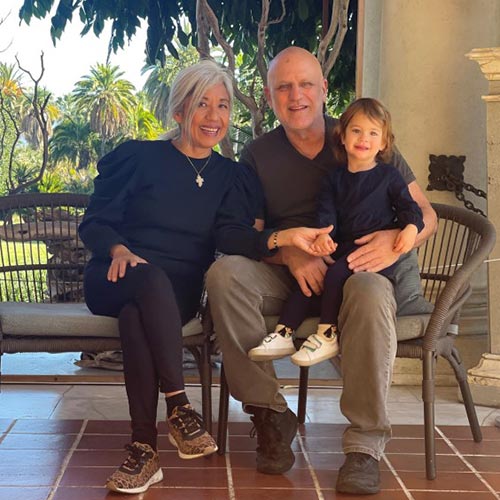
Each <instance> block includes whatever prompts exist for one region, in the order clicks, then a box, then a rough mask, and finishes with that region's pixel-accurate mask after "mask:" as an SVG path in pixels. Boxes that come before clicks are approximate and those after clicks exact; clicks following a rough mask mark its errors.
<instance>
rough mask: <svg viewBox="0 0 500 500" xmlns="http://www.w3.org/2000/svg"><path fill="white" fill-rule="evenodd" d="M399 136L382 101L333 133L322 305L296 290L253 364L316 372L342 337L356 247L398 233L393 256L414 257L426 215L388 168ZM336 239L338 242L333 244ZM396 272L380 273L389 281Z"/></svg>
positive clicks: (322, 219)
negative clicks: (307, 330) (328, 260)
mask: <svg viewBox="0 0 500 500" xmlns="http://www.w3.org/2000/svg"><path fill="white" fill-rule="evenodd" d="M393 142H394V136H393V134H392V126H391V117H390V114H389V112H388V111H387V109H386V108H385V107H384V106H383V105H382V104H381V103H380V102H379V101H377V100H375V99H370V98H362V99H358V100H356V101H354V102H353V103H352V104H351V105H350V106H349V107H348V108H347V109H346V111H345V112H344V113H343V114H342V116H341V117H340V120H339V123H338V125H337V128H336V131H335V147H334V154H335V156H336V158H337V159H338V160H339V162H340V163H342V164H343V165H342V166H340V167H338V168H335V169H334V170H333V171H332V172H331V173H330V174H328V175H327V176H326V177H325V181H324V185H323V189H322V192H321V194H320V198H319V204H318V223H319V226H318V227H324V226H329V225H330V224H333V226H334V228H333V231H332V232H331V233H330V234H322V235H320V236H318V237H317V239H316V241H315V242H314V243H313V244H312V249H313V250H314V251H315V252H317V253H318V255H320V252H323V254H324V253H325V251H328V252H329V253H332V258H333V260H334V263H333V264H332V265H330V266H329V268H328V270H327V273H326V275H325V280H324V291H323V294H322V295H321V297H317V296H312V297H306V296H305V295H304V294H303V293H302V291H301V290H300V288H299V287H298V285H297V288H296V290H294V291H293V292H292V294H291V296H290V298H289V299H288V301H287V303H286V304H285V306H284V309H283V312H282V314H281V317H280V319H279V321H278V325H277V326H276V329H275V331H274V332H273V333H270V334H269V335H267V336H266V337H265V338H264V340H263V341H262V342H261V344H260V345H259V346H257V347H255V348H253V349H251V350H250V351H249V352H248V356H249V357H250V358H251V359H252V360H254V361H265V360H272V359H278V358H282V357H284V356H287V355H290V354H292V361H293V362H294V363H295V364H296V365H299V366H311V365H314V364H316V363H319V362H320V361H324V360H325V359H328V358H331V357H333V356H336V355H337V354H338V351H339V344H338V339H337V336H338V334H339V333H340V332H339V331H338V326H337V321H338V320H337V318H338V314H339V310H340V306H341V304H342V288H343V286H344V283H345V281H346V280H347V278H349V276H351V274H352V271H351V270H350V269H349V267H348V262H347V256H348V255H349V254H350V253H351V252H352V251H353V250H355V249H356V248H357V245H356V244H355V243H354V240H356V239H358V238H361V237H362V236H365V235H367V234H370V233H372V232H374V231H378V230H383V229H393V228H401V232H400V233H399V235H398V236H397V238H396V241H395V243H394V251H395V252H397V253H399V254H403V253H406V252H409V251H410V250H411V249H412V248H413V246H414V244H415V239H416V236H417V234H418V232H420V231H421V230H422V229H423V227H424V224H423V217H422V211H421V210H420V208H419V206H418V205H417V203H415V201H413V199H412V197H411V195H410V193H409V191H408V186H407V184H406V182H405V181H404V179H403V177H402V176H401V174H400V173H399V171H398V170H397V169H396V168H395V167H394V166H393V165H390V164H387V163H385V162H387V161H389V160H390V158H391V157H392V146H393ZM334 239H335V241H334ZM396 266H397V262H396V263H395V264H393V265H392V266H390V267H388V268H386V269H384V270H382V271H380V274H382V275H384V276H386V277H388V278H389V279H390V278H391V275H392V273H393V271H394V269H395V267H396ZM318 301H320V304H319V305H320V322H319V325H318V330H317V332H316V333H314V334H312V335H310V336H309V337H308V338H307V340H306V341H305V342H304V343H303V344H302V347H301V348H300V349H299V350H298V351H296V350H295V347H294V345H293V333H294V331H295V330H296V329H297V328H298V327H299V325H300V324H301V323H302V321H303V320H304V319H305V318H306V317H307V316H310V315H311V313H313V311H314V309H315V308H316V314H317V307H318Z"/></svg>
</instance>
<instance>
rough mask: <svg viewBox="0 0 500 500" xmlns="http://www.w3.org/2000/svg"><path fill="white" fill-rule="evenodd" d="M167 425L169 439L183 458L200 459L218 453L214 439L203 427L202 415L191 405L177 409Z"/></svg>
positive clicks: (168, 419)
mask: <svg viewBox="0 0 500 500" xmlns="http://www.w3.org/2000/svg"><path fill="white" fill-rule="evenodd" d="M167 425H168V430H169V435H168V439H169V440H170V442H171V443H172V444H173V445H174V446H175V447H176V448H177V453H178V454H179V456H180V457H181V458H185V459H190V458H198V457H203V456H205V455H211V454H212V453H215V452H216V451H217V445H216V444H215V441H214V438H213V437H212V436H211V435H210V434H209V433H208V432H207V431H206V430H205V428H204V427H203V420H202V418H201V415H199V414H198V413H197V412H196V411H195V410H194V409H193V407H192V406H191V405H184V406H177V407H175V408H174V411H173V412H172V415H171V416H170V417H169V418H167Z"/></svg>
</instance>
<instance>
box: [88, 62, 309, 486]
mask: <svg viewBox="0 0 500 500" xmlns="http://www.w3.org/2000/svg"><path fill="white" fill-rule="evenodd" d="M231 105H232V85H231V78H230V76H229V75H228V73H227V72H226V71H225V70H224V69H223V68H221V67H220V66H218V65H217V64H215V63H214V62H212V61H207V60H205V61H201V62H199V63H198V64H195V65H193V66H190V67H188V68H185V69H184V70H182V71H181V72H180V73H179V74H178V76H177V78H176V79H175V81H174V83H173V84H172V88H171V93H170V99H169V114H170V115H171V118H172V119H173V121H175V122H176V124H177V127H176V129H175V130H174V131H173V132H172V133H170V134H168V137H169V138H167V139H166V140H159V141H128V142H126V143H124V144H122V145H120V146H118V147H117V148H116V149H115V150H114V151H112V152H111V153H109V154H108V155H106V156H105V157H104V158H102V159H101V160H100V161H99V163H98V172H99V175H98V176H97V177H96V179H95V182H94V193H93V194H92V196H91V199H90V203H89V206H88V209H87V212H86V214H85V217H84V219H83V222H82V224H81V225H80V228H79V231H80V236H81V238H82V240H83V241H84V243H85V244H86V245H87V246H88V247H89V248H90V250H91V251H92V253H93V256H92V259H91V260H90V262H89V263H88V265H87V267H86V269H85V275H84V285H85V299H86V302H87V305H88V307H89V309H90V310H91V311H92V312H93V313H94V314H100V315H106V316H114V317H118V319H119V330H120V338H121V343H122V349H123V364H124V375H125V387H126V390H127V396H128V401H129V410H130V416H131V427H132V437H131V444H129V445H127V446H126V449H127V450H128V452H129V455H128V457H127V458H126V460H125V461H124V462H123V464H122V465H121V467H120V468H119V469H118V470H117V471H115V472H114V473H113V474H112V475H111V477H110V478H109V479H108V481H107V484H106V486H107V487H108V488H109V489H110V490H113V491H118V492H121V493H131V494H133V493H141V492H143V491H146V490H147V489H148V488H149V486H150V485H152V484H154V483H157V482H159V481H161V480H162V478H163V473H162V470H161V468H160V465H159V457H158V452H157V427H156V416H157V406H158V397H159V392H162V393H163V394H164V395H165V399H166V408H167V411H166V421H167V426H168V429H169V439H170V441H171V442H172V444H174V445H175V446H176V447H177V448H178V453H179V455H180V457H181V458H186V459H188V458H196V457H201V456H205V455H209V454H211V453H214V452H215V451H216V450H217V445H216V444H215V441H214V440H213V438H212V437H211V436H210V435H209V434H208V432H207V431H206V430H205V429H204V427H203V422H202V419H201V416H200V415H199V414H198V413H197V412H196V411H195V410H194V409H193V407H192V406H191V405H190V403H189V400H188V398H187V396H186V393H185V390H184V381H183V374H182V331H181V330H182V325H184V324H185V323H187V322H188V321H189V320H190V319H191V318H192V317H193V316H194V315H195V313H196V311H197V309H198V306H199V302H200V295H201V292H202V286H203V277H204V274H205V272H206V270H207V269H208V267H209V265H210V264H211V263H212V261H213V260H214V254H215V248H216V244H217V245H218V246H219V247H221V246H222V247H223V248H220V249H221V250H223V251H226V252H229V253H242V254H244V255H247V256H248V257H253V258H257V259H258V258H260V256H262V255H266V253H267V254H272V252H273V251H274V249H276V248H278V246H282V245H288V244H295V245H304V246H308V245H309V243H311V242H312V241H313V240H314V238H315V237H316V235H317V234H318V230H314V229H310V230H306V229H304V230H303V232H302V233H300V230H299V231H298V230H287V231H280V232H279V233H278V232H272V231H265V232H262V233H257V231H255V230H254V229H253V228H252V223H253V219H252V216H251V201H250V199H249V198H250V197H251V196H253V194H254V192H255V190H256V189H258V185H257V184H254V180H253V179H252V177H251V174H250V172H249V171H248V170H245V168H244V167H243V166H241V165H239V164H237V163H235V162H233V161H232V160H229V159H227V158H224V157H223V156H221V155H220V154H218V153H217V152H215V151H214V150H213V149H212V148H213V147H214V146H216V145H217V144H218V143H219V142H220V141H221V140H222V138H223V137H224V136H225V134H226V132H227V129H228V126H229V121H230V114H231ZM299 233H300V235H299ZM298 235H299V236H298ZM216 240H217V241H216ZM219 243H220V244H219Z"/></svg>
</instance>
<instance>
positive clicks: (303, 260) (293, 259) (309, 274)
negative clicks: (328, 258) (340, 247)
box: [280, 247, 328, 297]
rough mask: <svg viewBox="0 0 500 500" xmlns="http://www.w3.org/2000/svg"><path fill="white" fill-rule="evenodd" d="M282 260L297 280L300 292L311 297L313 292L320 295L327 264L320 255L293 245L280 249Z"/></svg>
mask: <svg viewBox="0 0 500 500" xmlns="http://www.w3.org/2000/svg"><path fill="white" fill-rule="evenodd" d="M280 252H281V253H282V261H283V263H284V264H285V265H286V266H288V269H289V270H290V272H291V273H292V275H293V276H294V278H295V279H296V280H297V283H298V284H299V287H300V289H301V290H302V293H303V294H304V295H305V296H306V297H311V296H312V294H313V292H314V293H315V294H316V295H320V294H321V292H322V291H323V280H324V278H325V274H326V270H327V269H328V266H327V265H326V263H325V261H324V260H323V258H321V257H313V256H312V255H308V254H306V253H304V252H303V251H302V250H299V249H298V248H294V247H283V248H281V249H280Z"/></svg>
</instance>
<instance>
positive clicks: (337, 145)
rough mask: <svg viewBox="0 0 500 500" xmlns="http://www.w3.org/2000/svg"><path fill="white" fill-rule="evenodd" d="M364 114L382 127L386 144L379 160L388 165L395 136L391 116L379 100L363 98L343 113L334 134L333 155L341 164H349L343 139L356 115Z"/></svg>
mask: <svg viewBox="0 0 500 500" xmlns="http://www.w3.org/2000/svg"><path fill="white" fill-rule="evenodd" d="M358 112H360V113H363V114H364V115H366V116H367V117H368V118H370V119H371V120H373V121H376V122H378V123H379V124H380V125H381V126H382V133H383V138H384V141H385V143H386V146H385V149H384V150H383V151H380V152H379V153H378V155H377V159H378V160H380V161H383V162H384V163H388V162H390V161H391V159H392V149H393V145H394V134H393V133H392V122H391V114H390V113H389V111H388V110H387V108H386V107H385V106H384V105H383V104H382V103H381V102H380V101H377V99H373V98H371V97H362V98H360V99H356V100H355V101H353V102H352V103H351V104H349V106H348V107H347V109H346V110H345V111H344V112H343V113H342V116H341V117H340V119H339V122H338V124H337V125H336V127H335V130H334V132H333V154H334V156H335V159H336V160H338V161H339V162H341V163H347V153H346V150H345V147H344V145H343V144H342V139H343V138H344V137H345V133H346V131H347V126H348V125H349V122H350V121H351V120H352V117H353V116H354V115H355V114H356V113H358Z"/></svg>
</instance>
